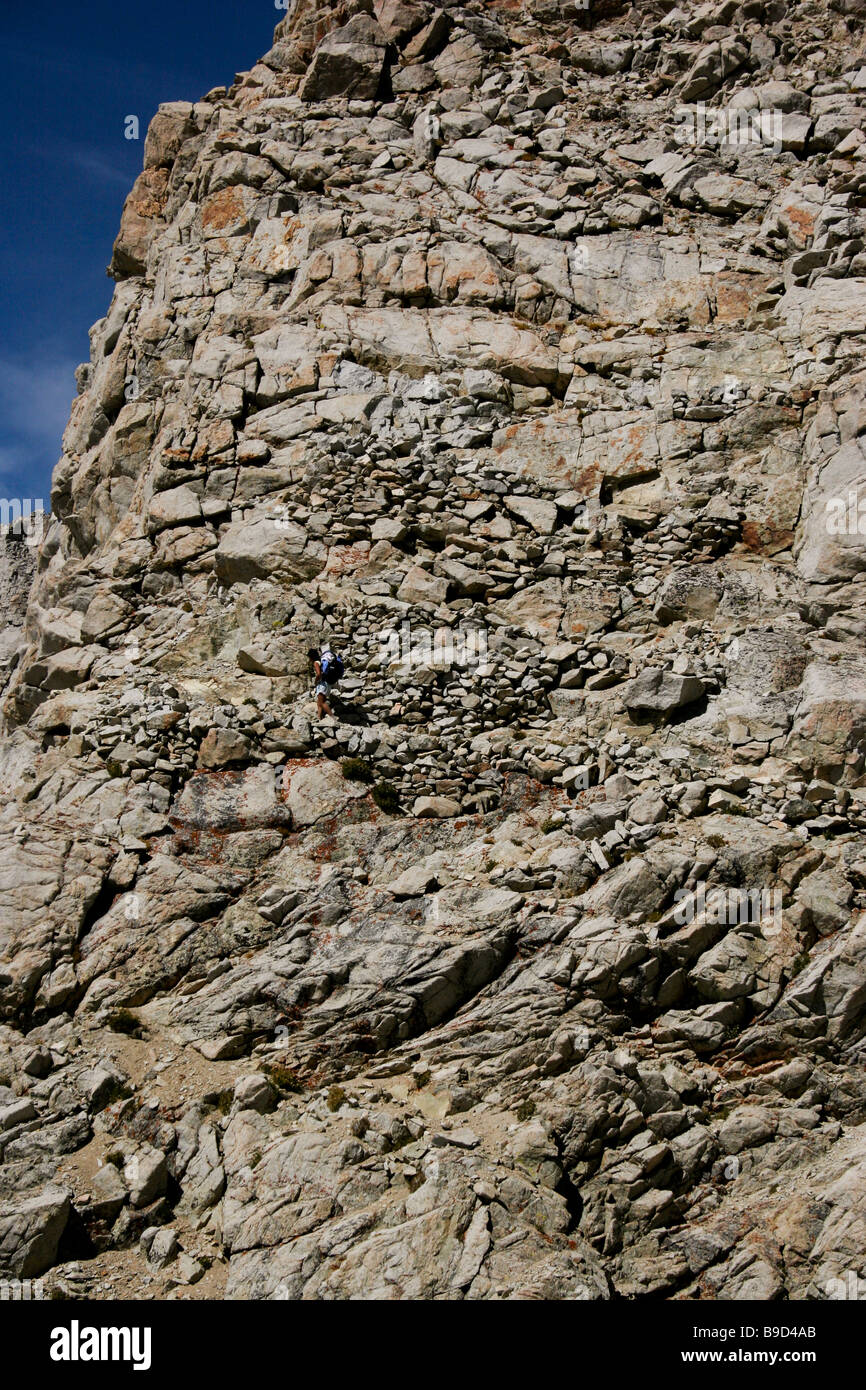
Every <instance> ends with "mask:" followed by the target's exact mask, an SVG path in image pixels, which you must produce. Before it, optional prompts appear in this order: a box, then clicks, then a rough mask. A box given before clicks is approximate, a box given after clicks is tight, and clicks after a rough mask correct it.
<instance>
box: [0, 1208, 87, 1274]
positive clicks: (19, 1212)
mask: <svg viewBox="0 0 866 1390" xmlns="http://www.w3.org/2000/svg"><path fill="white" fill-rule="evenodd" d="M69 1208H70V1201H69V1194H68V1193H67V1192H64V1191H62V1190H61V1189H60V1188H56V1187H47V1188H45V1190H44V1192H41V1193H40V1194H39V1196H37V1197H29V1198H27V1199H26V1200H24V1201H20V1200H19V1201H16V1202H14V1203H10V1204H9V1205H7V1206H2V1207H0V1274H6V1275H11V1276H12V1277H13V1278H15V1279H29V1278H33V1277H34V1276H36V1275H39V1274H44V1272H45V1270H46V1269H50V1268H51V1266H52V1265H53V1264H54V1261H55V1259H56V1257H57V1247H58V1244H59V1243H60V1237H61V1236H62V1235H63V1232H64V1230H65V1229H66V1222H67V1220H68V1218H69Z"/></svg>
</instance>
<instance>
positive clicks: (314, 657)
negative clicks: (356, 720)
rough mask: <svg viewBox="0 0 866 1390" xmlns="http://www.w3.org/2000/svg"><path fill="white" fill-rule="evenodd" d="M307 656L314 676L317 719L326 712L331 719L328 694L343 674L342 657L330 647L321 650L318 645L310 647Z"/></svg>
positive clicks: (322, 716)
mask: <svg viewBox="0 0 866 1390" xmlns="http://www.w3.org/2000/svg"><path fill="white" fill-rule="evenodd" d="M307 656H308V657H309V658H310V662H311V663H312V667H313V672H314V674H315V677H316V688H315V696H316V710H317V712H318V715H319V719H324V717H325V715H326V714H329V715H330V716H331V718H332V719H333V717H334V711H333V710H332V709H331V706H330V703H329V701H328V696H329V695H330V693H331V691H332V689H333V687H334V686H335V685H336V684H337V682H338V681H339V679H340V677H341V676H342V675H343V671H344V669H345V668H344V666H343V658H342V657H340V656H337V655H336V653H335V652H332V651H331V648H330V647H325V648H324V649H323V650H322V651H321V652H320V651H319V649H318V647H310V650H309V651H308V652H307Z"/></svg>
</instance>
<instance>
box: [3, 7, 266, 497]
mask: <svg viewBox="0 0 866 1390" xmlns="http://www.w3.org/2000/svg"><path fill="white" fill-rule="evenodd" d="M284 13H285V9H284V8H281V9H277V8H276V7H275V5H274V2H273V0H209V3H207V4H202V3H199V4H195V3H190V0H172V2H171V3H170V0H148V3H147V4H146V5H141V4H138V5H122V4H117V3H116V0H115V3H111V4H110V3H108V0H87V3H85V4H81V5H78V4H70V3H69V0H63V3H61V0H42V3H40V4H38V5H28V4H24V3H22V2H21V0H18V2H17V3H14V4H13V3H10V0H7V3H6V4H4V5H3V7H2V14H0V51H2V53H3V58H4V64H3V82H2V84H0V122H2V124H0V129H2V131H3V139H2V140H0V180H2V182H0V187H2V189H3V206H4V209H5V211H4V213H3V215H2V217H0V267H2V274H0V494H2V495H3V496H5V497H21V498H28V497H29V498H33V497H41V498H43V499H44V502H45V505H46V506H47V505H48V497H49V492H50V479H51V471H52V469H53V467H54V465H55V463H56V462H57V460H58V459H59V457H60V453H61V449H60V437H61V435H62V433H63V429H64V427H65V424H66V420H67V417H68V415H69V407H70V405H71V403H72V400H73V398H74V396H75V381H74V378H73V372H74V371H75V368H76V366H77V365H78V363H79V362H84V361H86V360H87V358H88V356H89V352H90V347H89V341H88V336H87V334H88V329H89V328H90V326H91V324H92V323H94V322H95V321H96V320H97V319H99V318H102V316H103V315H104V314H105V312H106V310H107V308H108V304H109V301H110V299H111V293H112V290H113V287H114V286H113V281H111V280H109V279H108V277H107V276H106V274H105V267H106V266H107V265H108V262H109V260H110V258H111V247H112V243H113V241H114V238H115V236H116V235H117V229H118V226H119V223H120V213H121V209H122V207H123V200H124V198H125V197H126V194H127V193H128V192H129V189H130V188H131V187H132V184H133V182H134V180H135V178H136V175H137V174H138V173H140V171H141V162H142V154H143V150H144V136H145V133H146V131H147V126H148V122H149V121H150V118H151V116H152V115H153V113H154V112H155V110H156V108H157V106H158V105H159V103H160V102H163V101H178V100H185V101H196V100H198V99H199V98H201V97H202V96H204V94H205V92H207V91H209V90H210V89H211V88H212V87H217V86H226V85H229V84H230V83H231V82H232V80H233V78H234V74H235V73H236V72H242V71H245V70H247V69H249V68H250V67H252V66H253V64H254V63H255V61H256V59H257V58H259V57H260V56H261V54H262V53H265V52H266V51H267V50H268V48H270V46H271V41H272V37H273V30H274V26H275V25H276V24H277V23H279V21H280V20H281V19H282V18H283V16H284ZM128 115H137V116H138V117H139V120H140V127H141V139H140V140H139V141H137V142H136V141H131V140H126V139H125V138H124V120H125V117H126V116H128Z"/></svg>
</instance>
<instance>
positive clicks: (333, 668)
mask: <svg viewBox="0 0 866 1390" xmlns="http://www.w3.org/2000/svg"><path fill="white" fill-rule="evenodd" d="M345 671H346V668H345V666H344V664H343V658H342V657H341V656H337V654H336V653H335V652H327V653H326V654H325V653H323V655H322V679H323V680H326V681H327V682H328V685H336V684H337V681H339V680H342V679H343V676H344V674H345Z"/></svg>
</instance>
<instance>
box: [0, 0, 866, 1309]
mask: <svg viewBox="0 0 866 1390" xmlns="http://www.w3.org/2000/svg"><path fill="white" fill-rule="evenodd" d="M858 44H861V48H860V51H859V52H858V48H857V45H858ZM864 158H866V55H864V53H863V51H862V43H861V38H860V30H859V28H858V25H857V22H856V21H855V17H854V14H853V9H852V7H851V6H850V5H848V6H847V7H846V6H844V5H842V4H838V5H834V6H833V7H828V6H827V5H825V4H818V3H813V0H791V3H786V0H749V2H748V3H745V4H742V5H738V4H737V3H736V0H725V3H723V4H721V5H719V4H700V5H698V4H693V3H688V2H687V3H683V4H682V5H678V6H677V7H676V8H670V6H669V4H653V3H644V0H640V3H637V4H635V5H633V6H632V7H628V6H627V5H625V4H619V3H605V4H604V5H600V6H598V8H597V11H594V10H593V9H591V8H587V7H586V6H585V5H583V4H581V3H577V2H574V3H573V2H572V0H523V3H521V0H486V3H484V4H481V3H466V4H451V3H444V4H442V5H440V6H439V7H438V8H434V6H433V5H431V4H429V3H427V0H341V3H339V4H336V5H331V4H329V5H325V4H324V3H321V2H320V0H297V2H296V3H295V4H294V6H293V7H292V9H291V10H290V12H289V13H287V15H286V17H285V18H284V19H283V20H282V22H281V23H280V24H279V25H278V27H277V30H276V34H275V39H274V46H273V48H272V49H271V50H270V51H269V52H268V53H267V54H265V55H264V57H263V58H262V60H261V62H259V63H258V64H256V66H255V67H254V68H253V69H252V71H251V72H249V73H245V74H241V75H239V76H238V78H237V79H236V81H235V83H234V85H233V86H232V87H231V88H230V89H228V90H226V89H224V88H216V89H214V90H213V91H212V92H210V93H208V95H207V96H206V97H205V98H204V99H203V100H202V101H200V102H197V103H195V104H194V105H190V104H187V103H181V102H176V103H171V104H169V105H167V106H164V107H162V108H161V109H160V111H159V113H158V115H157V116H156V117H155V119H154V121H153V123H152V125H151V127H150V131H149V133H148V137H147V142H146V146H145V156H144V169H143V172H142V174H141V175H140V177H139V178H138V180H137V181H136V184H135V187H134V189H133V190H132V192H131V193H130V195H129V198H128V199H127V202H126V205H125V208H124V212H123V217H122V222H121V227H120V232H119V235H118V238H117V242H116V244H115V248H114V254H113V258H112V264H111V268H110V269H111V274H112V275H113V277H114V279H115V281H116V285H115V289H114V294H113V298H112V301H111V304H110V306H109V308H108V311H107V313H106V316H105V318H104V319H102V320H101V321H100V322H99V323H98V324H97V325H95V327H94V329H93V331H92V334H91V342H92V353H91V360H90V362H89V363H88V364H86V365H85V366H84V367H83V368H81V369H80V370H79V373H78V381H79V388H80V394H79V396H78V398H77V399H76V401H75V403H74V406H73V408H72V413H71V418H70V421H69V425H68V428H67V430H66V433H65V435H64V440H63V450H64V452H63V457H62V458H61V460H60V462H59V464H58V465H57V469H56V471H55V474H54V480H53V489H52V515H51V519H50V524H49V526H48V527H47V531H46V534H45V537H44V540H43V542H42V545H41V547H40V549H39V552H38V560H37V562H36V565H35V572H33V573H32V583H31V573H30V570H28V569H27V568H26V565H25V570H26V574H25V579H26V584H23V583H22V582H21V573H23V572H24V571H21V570H20V564H22V563H24V561H22V558H21V556H20V555H19V556H18V560H17V561H16V562H15V563H16V564H17V565H19V569H18V571H16V573H17V574H18V578H17V579H16V578H15V577H14V575H13V578H12V580H11V587H12V589H13V590H15V593H16V594H18V595H20V594H21V592H23V589H24V588H27V589H28V597H27V601H26V613H25V612H24V605H23V604H20V605H19V607H18V609H15V604H14V603H13V602H11V601H10V603H9V604H8V605H7V608H8V610H9V611H7V618H6V621H7V622H10V623H11V624H12V626H11V629H10V631H11V636H8V640H7V637H6V636H4V644H5V645H4V646H3V648H2V652H0V657H2V673H3V679H4V680H5V681H6V688H5V694H4V705H3V711H4V720H5V722H4V732H3V743H2V748H0V760H2V761H0V766H2V774H3V775H2V783H3V801H2V810H0V852H2V858H0V865H2V867H0V875H2V886H3V898H4V911H3V918H2V925H0V1274H3V1275H4V1276H7V1277H12V1278H20V1277H30V1276H44V1277H45V1280H46V1284H47V1286H48V1287H49V1288H50V1289H51V1290H52V1291H54V1292H56V1293H57V1294H59V1295H61V1296H67V1297H76V1296H78V1295H79V1294H81V1293H85V1294H89V1295H91V1296H95V1297H115V1296H122V1297H140V1296H144V1295H146V1296H148V1297H153V1296H154V1295H156V1296H158V1297H165V1296H167V1295H168V1294H169V1292H170V1291H171V1290H180V1291H182V1296H188V1297H198V1296H202V1297H221V1296H225V1297H228V1298H232V1299H259V1298H289V1299H296V1298H297V1299H301V1298H303V1299H357V1298H382V1299H442V1298H446V1299H461V1298H468V1299H529V1298H547V1299H557V1300H558V1299H582V1300H594V1299H609V1298H617V1297H628V1298H639V1297H648V1298H649V1297H651V1298H656V1299H657V1298H659V1297H664V1298H671V1299H733V1300H740V1299H777V1298H788V1299H823V1298H831V1297H835V1296H837V1294H836V1293H835V1292H834V1291H835V1290H838V1288H840V1287H843V1286H844V1287H847V1284H846V1283H845V1281H846V1280H848V1279H849V1275H850V1272H851V1271H852V1270H853V1271H855V1272H857V1273H859V1272H860V1271H861V1270H862V1260H863V1238H864V1226H866V1180H864V1179H866V1078H864V1070H863V1061H864V1045H866V1044H864V1039H866V915H864V914H866V855H864V852H863V845H862V836H863V830H864V827H866V757H864V754H866V743H864V740H866V660H864V657H863V637H864V634H866V618H864V614H866V534H864V533H866V520H864V521H863V522H862V523H861V521H860V517H861V512H860V493H859V491H858V489H861V490H862V487H863V485H864V482H866V444H864V441H866V362H864V352H866V250H864V216H866V213H864V208H866V163H864ZM864 515H866V506H864ZM11 546H12V543H11V542H10V543H9V545H7V547H6V552H5V554H6V555H7V556H8V555H9V554H10V550H11ZM18 549H19V550H21V547H18ZM32 558H35V552H33V556H32ZM26 559H27V557H26V556H25V557H24V560H26ZM30 568H31V569H32V566H31V567H30ZM6 574H7V570H6V568H4V569H3V572H2V575H0V583H2V585H3V587H4V592H5V589H6V586H7V579H6ZM10 592H11V590H10ZM13 610H14V611H13ZM16 613H17V616H16ZM325 641H328V642H330V643H331V645H333V647H334V648H335V650H337V651H339V652H340V653H341V654H342V655H343V656H344V659H345V662H346V668H347V669H346V676H345V679H344V680H343V681H342V683H341V685H340V686H339V688H338V690H337V691H336V694H335V698H334V717H333V718H330V719H326V720H324V721H322V722H318V721H317V720H316V717H315V715H316V711H315V701H314V700H313V699H312V697H311V693H310V675H309V668H308V663H307V649H308V648H309V647H311V646H319V645H321V644H322V643H323V642H325Z"/></svg>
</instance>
